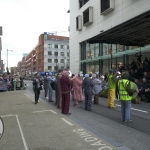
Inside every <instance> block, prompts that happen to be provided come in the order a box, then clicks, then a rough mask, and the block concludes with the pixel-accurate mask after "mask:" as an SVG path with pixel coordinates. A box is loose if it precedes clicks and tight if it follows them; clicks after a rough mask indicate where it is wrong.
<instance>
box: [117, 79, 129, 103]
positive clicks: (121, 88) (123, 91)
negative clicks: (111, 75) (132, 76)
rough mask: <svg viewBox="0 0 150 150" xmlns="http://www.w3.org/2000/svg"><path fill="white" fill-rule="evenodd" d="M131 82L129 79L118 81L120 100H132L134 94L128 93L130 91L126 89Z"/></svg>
mask: <svg viewBox="0 0 150 150" xmlns="http://www.w3.org/2000/svg"><path fill="white" fill-rule="evenodd" d="M128 83H129V80H126V79H121V80H119V81H118V89H119V96H120V100H124V101H130V100H132V96H129V95H128V92H127V91H126V89H125V88H126V85H127V84H128Z"/></svg>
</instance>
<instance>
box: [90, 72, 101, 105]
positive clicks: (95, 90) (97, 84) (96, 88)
mask: <svg viewBox="0 0 150 150" xmlns="http://www.w3.org/2000/svg"><path fill="white" fill-rule="evenodd" d="M92 84H93V93H94V104H99V94H100V91H101V90H102V85H101V84H102V82H101V80H100V79H99V78H98V74H96V78H95V79H94V80H92Z"/></svg>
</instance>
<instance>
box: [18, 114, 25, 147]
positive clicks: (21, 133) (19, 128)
mask: <svg viewBox="0 0 150 150" xmlns="http://www.w3.org/2000/svg"><path fill="white" fill-rule="evenodd" d="M16 119H17V122H18V126H19V130H20V133H21V137H22V140H23V144H24V147H25V150H28V147H27V144H26V140H25V138H24V135H23V132H22V129H21V125H20V122H19V119H18V116H17V115H16Z"/></svg>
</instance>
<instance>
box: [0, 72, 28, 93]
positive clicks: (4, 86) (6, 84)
mask: <svg viewBox="0 0 150 150" xmlns="http://www.w3.org/2000/svg"><path fill="white" fill-rule="evenodd" d="M25 87H26V85H25V84H24V82H23V78H22V77H21V76H18V75H5V74H3V75H0V91H10V90H14V91H15V90H16V89H24V88H25Z"/></svg>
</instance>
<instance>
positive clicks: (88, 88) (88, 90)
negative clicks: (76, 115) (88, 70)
mask: <svg viewBox="0 0 150 150" xmlns="http://www.w3.org/2000/svg"><path fill="white" fill-rule="evenodd" d="M84 76H85V78H84V80H83V83H82V84H83V89H84V95H85V110H87V111H91V110H92V109H91V106H92V88H93V85H92V81H91V79H90V77H89V75H88V74H85V75H84Z"/></svg>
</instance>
